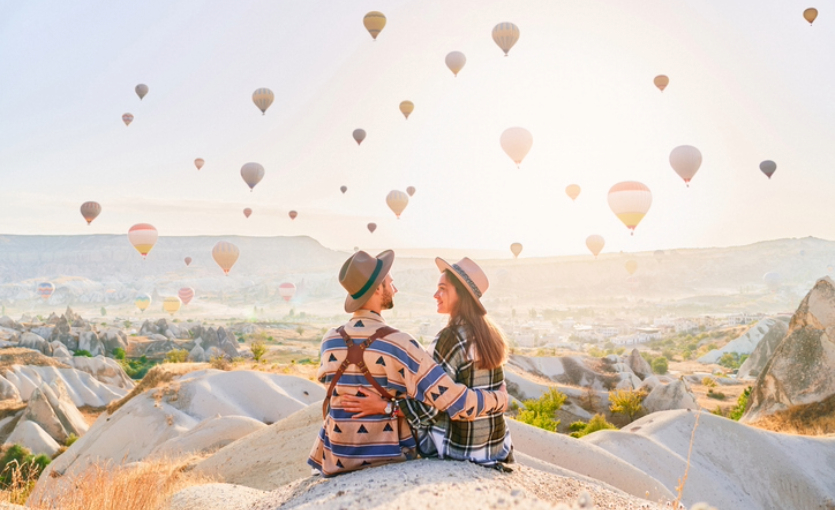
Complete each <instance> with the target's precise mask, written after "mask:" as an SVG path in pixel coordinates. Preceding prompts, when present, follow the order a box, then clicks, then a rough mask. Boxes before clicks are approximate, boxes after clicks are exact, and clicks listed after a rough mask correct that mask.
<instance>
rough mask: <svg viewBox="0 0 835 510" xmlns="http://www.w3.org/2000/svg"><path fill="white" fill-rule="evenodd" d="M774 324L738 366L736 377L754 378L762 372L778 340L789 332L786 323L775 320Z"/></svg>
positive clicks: (743, 378) (741, 378)
mask: <svg viewBox="0 0 835 510" xmlns="http://www.w3.org/2000/svg"><path fill="white" fill-rule="evenodd" d="M776 324H777V326H776V327H774V328H772V329H771V330H770V331H769V333H768V334H767V335H765V336H764V337H763V339H762V340H761V341H760V343H758V344H757V347H755V348H754V351H753V352H752V353H751V355H750V356H749V357H748V359H746V360H745V361H744V362H743V363H742V366H740V367H739V371H738V372H737V375H736V377H737V379H740V380H745V379H756V378H757V376H758V375H760V373H761V372H762V370H763V368H765V364H766V363H768V360H769V358H771V356H772V355H773V354H774V351H776V350H777V346H778V345H780V342H782V341H783V339H784V338H786V335H787V334H788V332H789V326H788V324H786V323H785V322H783V321H782V320H780V321H777V323H776Z"/></svg>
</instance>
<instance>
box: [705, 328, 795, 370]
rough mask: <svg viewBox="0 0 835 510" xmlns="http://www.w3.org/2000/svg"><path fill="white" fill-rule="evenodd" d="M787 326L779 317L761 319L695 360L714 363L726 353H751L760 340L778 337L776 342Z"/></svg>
mask: <svg viewBox="0 0 835 510" xmlns="http://www.w3.org/2000/svg"><path fill="white" fill-rule="evenodd" d="M787 331H788V328H787V327H786V323H785V322H783V321H781V320H779V319H772V318H766V319H762V320H760V321H759V322H757V323H756V324H754V325H753V326H751V328H750V329H749V330H748V331H746V332H745V333H744V334H743V335H742V336H740V337H739V338H735V339H734V340H731V341H730V342H728V343H727V344H725V345H724V346H723V347H721V348H719V349H713V350H712V351H710V352H708V353H707V354H705V355H704V356H702V357H701V358H699V359H698V360H697V361H698V362H699V363H705V364H707V363H716V362H718V361H719V359H720V358H721V357H722V355H723V354H726V353H737V354H751V353H752V352H754V349H756V348H757V345H759V343H760V342H762V341H763V339H766V338H778V340H777V341H778V342H779V340H780V339H782V338H783V337H784V336H786V332H787Z"/></svg>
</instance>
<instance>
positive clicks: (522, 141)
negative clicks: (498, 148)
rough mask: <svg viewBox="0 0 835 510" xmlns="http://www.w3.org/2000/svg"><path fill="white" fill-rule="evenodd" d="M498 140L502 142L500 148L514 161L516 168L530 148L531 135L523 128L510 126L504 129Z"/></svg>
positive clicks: (531, 143) (531, 142)
mask: <svg viewBox="0 0 835 510" xmlns="http://www.w3.org/2000/svg"><path fill="white" fill-rule="evenodd" d="M499 141H500V142H501V144H502V149H504V151H505V153H506V154H507V155H508V156H510V159H512V160H513V162H514V163H516V167H517V168H518V167H519V165H521V164H522V160H523V159H525V156H527V154H528V151H530V150H531V145H533V136H532V135H531V133H530V131H528V130H527V129H525V128H521V127H512V128H507V129H505V130H504V133H502V136H501V138H500V139H499Z"/></svg>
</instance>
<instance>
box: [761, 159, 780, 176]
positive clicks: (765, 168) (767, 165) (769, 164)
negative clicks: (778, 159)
mask: <svg viewBox="0 0 835 510" xmlns="http://www.w3.org/2000/svg"><path fill="white" fill-rule="evenodd" d="M760 171H761V172H762V173H764V174H765V175H766V177H768V178H769V179H771V176H772V175H774V172H776V171H777V163H775V162H773V161H771V160H765V161H763V162H762V163H760Z"/></svg>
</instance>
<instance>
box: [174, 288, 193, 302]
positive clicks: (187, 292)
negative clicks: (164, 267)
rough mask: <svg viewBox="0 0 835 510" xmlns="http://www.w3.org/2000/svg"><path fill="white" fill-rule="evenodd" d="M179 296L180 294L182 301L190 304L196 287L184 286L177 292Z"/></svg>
mask: <svg viewBox="0 0 835 510" xmlns="http://www.w3.org/2000/svg"><path fill="white" fill-rule="evenodd" d="M177 296H179V298H180V301H182V302H183V304H184V305H188V304H189V303H190V302H191V300H192V299H193V298H194V289H192V288H191V287H183V288H182V289H180V291H179V292H178V293H177Z"/></svg>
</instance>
